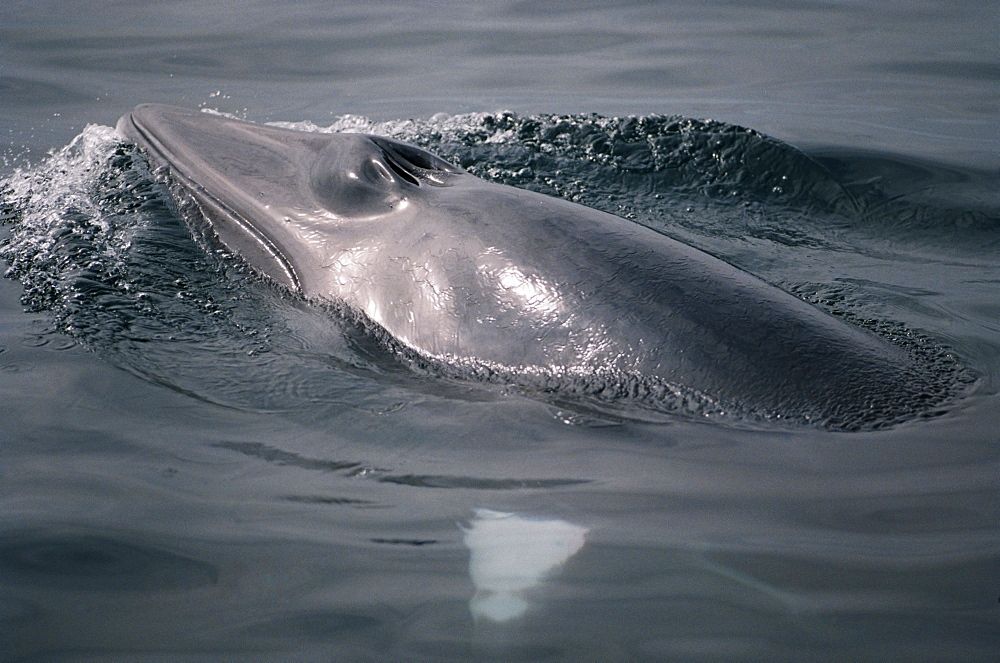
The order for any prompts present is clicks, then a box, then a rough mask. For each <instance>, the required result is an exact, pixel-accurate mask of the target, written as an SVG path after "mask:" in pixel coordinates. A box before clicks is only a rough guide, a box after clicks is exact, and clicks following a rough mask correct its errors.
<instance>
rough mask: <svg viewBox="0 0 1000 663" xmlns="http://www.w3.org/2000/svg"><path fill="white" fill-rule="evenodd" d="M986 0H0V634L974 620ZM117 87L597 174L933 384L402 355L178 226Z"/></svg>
mask: <svg viewBox="0 0 1000 663" xmlns="http://www.w3.org/2000/svg"><path fill="white" fill-rule="evenodd" d="M998 28H1000V5H997V4H996V3H984V2H979V1H976V2H972V1H955V2H949V3H940V2H921V1H917V0H914V1H911V2H902V1H888V2H879V3H873V2H861V1H846V0H830V1H826V2H824V1H808V0H785V1H782V0H775V1H772V2H764V1H759V2H758V1H753V0H728V1H724V0H698V1H697V2H695V1H690V2H606V3H602V2H575V1H568V2H558V3H556V2H488V3H487V2H463V3H457V2H454V3H452V2H432V1H426V2H414V3H398V2H392V3H390V2H382V1H380V0H375V1H373V2H365V3H326V2H280V3H276V2H231V1H230V2H226V1H223V2H219V1H212V2H209V1H207V0H205V1H197V0H193V1H183V2H182V1H158V2H112V1H109V2H98V1H97V0H88V1H85V2H84V1H75V0H63V1H59V2H55V1H43V0H32V1H31V2H27V1H19V0H7V1H6V2H4V3H3V5H2V7H0V136H2V137H3V138H2V141H0V158H2V162H0V220H2V225H0V257H2V263H3V267H4V269H5V270H6V274H7V277H8V278H5V279H0V659H2V660H4V661H118V660H121V661H282V660H287V661H388V660H392V661H448V660H458V661H470V660H497V661H521V660H523V661H729V660H731V661H746V660H767V661H786V660H787V661H805V660H808V661H876V660H877V661H887V660H889V661H891V660H899V661H903V660H905V661H994V660H996V657H997V652H998V651H1000V397H998V394H997V390H998V385H1000V40H998V39H997V31H998ZM142 102H160V103H170V104H175V105H181V106H188V107H192V108H203V109H206V110H209V111H211V112H220V113H224V114H229V115H234V116H237V117H241V118H246V119H249V120H253V121H257V122H275V123H280V125H281V126H286V127H291V128H296V129H301V130H306V131H364V132H369V133H378V134H383V135H389V136H394V137H397V138H402V139H404V140H407V141H410V142H413V143H416V144H418V145H420V146H422V147H425V148H427V149H429V150H431V151H433V152H435V153H438V154H440V155H441V156H443V157H444V158H446V159H449V160H451V161H452V162H454V163H458V164H461V165H462V166H464V167H465V168H467V169H468V170H470V172H473V173H474V174H476V175H479V176H481V177H484V178H487V179H491V180H494V181H498V182H502V183H506V184H510V185H513V186H521V187H525V188H530V189H533V190H536V191H541V192H544V193H547V194H550V195H554V196H559V197H563V198H567V199H570V200H574V201H577V202H580V203H583V204H587V205H590V206H593V207H598V208H600V209H604V210H606V211H609V212H612V213H615V214H618V215H620V216H623V217H626V218H628V219H631V220H633V221H635V222H636V223H641V224H643V225H646V226H649V227H652V228H654V229H656V230H658V231H659V232H662V233H664V234H666V235H668V236H670V237H673V238H676V239H679V240H681V241H683V242H686V243H688V244H691V245H693V246H696V247H698V248H701V249H703V250H705V251H708V252H709V253H711V254H713V255H716V256H718V257H720V258H722V259H723V260H725V261H727V262H729V263H731V264H733V265H735V266H737V267H739V268H741V269H743V270H745V271H747V272H750V273H752V274H754V275H756V276H758V277H760V278H762V279H764V280H765V281H768V282H770V283H772V284H774V285H776V286H778V287H780V288H782V289H785V290H787V291H789V292H791V293H793V294H795V295H797V296H799V297H801V298H803V299H805V300H807V301H809V302H812V303H813V304H815V305H816V306H818V307H820V308H822V309H824V310H826V311H828V312H829V313H831V314H832V315H835V316H839V317H841V318H843V319H845V320H847V321H848V322H849V323H850V324H856V325H859V326H862V327H865V328H867V329H868V330H869V331H870V332H871V333H874V334H879V335H881V336H883V337H885V338H888V339H890V340H891V341H892V342H894V343H897V344H900V345H903V346H905V347H906V348H908V349H909V350H910V351H912V352H914V353H916V354H917V355H918V356H919V357H921V360H922V361H925V362H926V363H927V365H928V366H931V367H934V370H939V371H940V373H941V375H947V376H948V384H949V385H950V389H951V393H952V395H951V396H950V397H949V398H947V399H946V400H945V401H944V402H943V404H941V405H940V406H937V407H935V408H933V409H932V410H930V411H927V412H924V413H921V415H920V416H914V417H913V418H912V419H910V420H907V421H904V422H901V423H895V424H894V425H890V426H886V427H884V428H879V429H875V430H863V431H854V432H845V431H837V430H828V429H824V428H823V427H806V426H796V425H787V424H781V423H779V422H761V421H755V422H749V421H740V420H738V419H727V418H725V417H707V416H705V417H703V416H698V415H693V414H683V413H678V414H676V415H666V416H663V415H660V416H656V417H649V416H646V415H645V413H643V412H639V411H632V410H629V409H628V408H627V407H625V408H620V409H614V408H612V409H607V408H594V407H590V406H589V405H587V404H581V403H574V402H571V401H566V400H564V399H559V398H554V397H553V396H552V395H551V394H538V393H530V392H528V391H525V390H520V389H513V388H504V387H503V386H499V385H485V384H480V383H476V382H475V381H472V380H461V379H455V378H454V377H445V376H439V375H434V374H432V373H430V372H426V371H425V372H419V371H414V370H411V369H410V368H409V367H408V366H407V365H406V364H405V362H401V361H396V360H395V358H394V357H392V356H391V353H389V352H387V351H380V349H379V348H377V347H368V346H365V345H364V343H361V344H360V345H359V341H358V338H357V337H356V334H354V333H353V332H352V330H351V329H350V328H349V325H347V324H346V323H345V321H344V320H342V319H339V318H338V317H337V316H336V314H335V313H334V312H333V311H331V310H328V309H325V308H323V307H321V306H318V305H316V304H314V303H310V302H306V301H301V300H297V299H295V298H293V297H290V296H288V295H287V293H284V292H282V291H281V290H280V289H279V288H277V287H275V286H273V285H271V284H269V283H267V282H265V281H263V280H261V279H260V278H258V277H256V276H255V275H254V274H252V273H251V272H250V271H249V270H248V269H247V268H246V267H245V266H244V265H243V264H242V263H241V262H240V261H239V260H238V259H235V258H234V257H232V256H230V255H228V254H226V253H225V252H220V251H218V250H215V249H214V248H213V247H212V246H211V245H209V244H206V243H205V242H204V241H202V239H200V238H199V237H198V235H197V234H196V233H192V231H191V230H190V228H189V225H188V223H187V219H186V218H185V216H184V214H183V213H182V211H181V209H180V208H179V207H178V206H177V204H176V202H175V201H174V200H173V199H172V198H171V196H170V194H169V191H168V189H167V187H166V185H165V184H164V182H163V181H162V180H161V179H159V178H158V177H157V176H156V173H154V172H152V170H151V168H150V166H149V164H148V162H147V161H146V160H145V158H144V156H143V155H142V154H141V153H140V152H138V151H137V150H136V149H135V148H134V147H132V146H130V145H128V144H127V143H125V142H124V141H123V139H122V138H121V136H119V135H117V134H116V133H115V131H114V129H113V127H114V126H115V123H116V121H117V119H118V117H120V116H121V115H122V114H124V113H126V112H128V111H129V110H130V109H131V108H132V107H133V106H135V105H136V104H139V103H142ZM639 305H640V304H638V303H637V306H639ZM369 345H371V344H369Z"/></svg>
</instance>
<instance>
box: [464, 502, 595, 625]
mask: <svg viewBox="0 0 1000 663" xmlns="http://www.w3.org/2000/svg"><path fill="white" fill-rule="evenodd" d="M587 531H588V530H587V528H586V527H580V526H579V525H574V524H573V523H568V522H566V521H565V520H532V519H527V518H522V517H521V516H518V515H516V514H513V513H503V512H500V511H490V510H489V509H476V512H475V517H474V518H473V520H472V522H471V523H470V524H469V527H468V529H466V530H465V537H464V538H463V542H464V543H465V546H466V547H467V548H468V549H469V575H470V576H471V577H472V582H473V584H474V585H475V586H476V593H475V595H473V597H472V600H471V601H469V610H470V611H471V612H472V616H473V617H475V618H476V619H489V620H492V621H496V622H504V621H508V620H511V619H516V618H517V617H521V616H522V615H524V614H525V613H526V612H527V611H528V608H529V607H530V604H529V602H528V599H529V592H530V591H531V590H532V589H535V588H536V587H539V586H540V585H541V584H542V582H543V581H544V580H545V579H546V578H549V577H551V575H552V574H553V573H554V572H555V571H556V570H557V569H558V568H559V567H560V566H562V565H563V564H564V563H565V562H566V561H567V560H568V559H569V558H570V557H572V556H573V555H575V554H576V553H577V552H579V550H580V548H582V547H583V544H584V543H585V541H586V535H587Z"/></svg>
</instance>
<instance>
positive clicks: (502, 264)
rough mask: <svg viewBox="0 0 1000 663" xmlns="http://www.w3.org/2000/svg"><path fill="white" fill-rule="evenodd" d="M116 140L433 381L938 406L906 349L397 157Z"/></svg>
mask: <svg viewBox="0 0 1000 663" xmlns="http://www.w3.org/2000/svg"><path fill="white" fill-rule="evenodd" d="M117 129H118V131H119V133H121V134H122V135H123V136H124V137H125V138H126V139H127V140H128V141H131V142H134V143H135V144H136V145H138V146H139V147H140V148H141V149H142V150H144V151H145V153H146V155H148V159H149V160H150V162H151V163H152V164H153V165H154V166H157V167H161V166H165V167H166V169H167V172H168V177H169V180H170V181H171V182H172V189H173V190H175V191H176V192H177V193H178V194H179V195H181V196H183V197H185V198H186V199H188V200H189V201H193V202H194V203H195V204H196V205H197V208H198V209H199V210H200V213H201V215H203V216H204V219H205V220H207V222H208V224H209V225H210V227H211V230H212V231H214V234H215V235H216V236H217V237H218V239H219V240H221V242H222V243H223V244H224V245H225V246H226V247H228V249H230V250H231V251H233V252H235V253H236V254H238V255H240V256H242V258H243V259H244V260H245V261H246V262H247V263H248V264H249V265H250V266H252V267H253V268H254V269H255V270H257V271H259V272H260V273H262V274H264V275H266V276H268V277H270V278H271V279H274V280H275V281H277V282H278V283H280V284H282V285H283V286H285V287H286V288H287V289H288V290H290V291H292V292H294V293H299V294H300V295H302V296H304V297H306V298H309V299H311V300H316V301H322V302H329V303H332V304H334V305H335V306H337V307H340V310H343V311H349V312H351V313H352V314H353V315H357V316H358V319H359V320H361V321H362V322H363V323H364V324H365V325H367V327H368V328H369V329H370V330H371V331H372V332H373V333H374V334H376V335H377V336H379V337H380V338H382V339H384V340H385V341H386V342H387V343H389V345H390V346H391V348H392V349H394V350H396V351H398V352H400V353H402V354H403V355H405V356H406V357H407V358H409V360H412V361H416V362H422V364H421V365H424V366H433V367H436V369H437V370H440V371H442V372H443V373H444V374H446V375H449V376H462V377H467V378H474V379H486V380H491V381H497V382H501V383H509V384H511V385H517V386H520V387H523V388H526V389H528V390H535V391H538V392H543V393H548V394H552V396H551V397H552V398H555V399H557V400H562V401H565V400H569V401H571V402H572V401H573V399H574V398H580V399H583V400H584V401H586V402H590V403H595V402H596V403H599V404H605V403H608V404H612V405H617V404H620V403H622V402H627V403H638V404H640V407H643V408H652V409H654V410H660V411H665V412H692V413H694V414H696V415H698V416H715V415H723V416H725V415H732V416H735V417H736V418H738V419H749V420H752V421H754V420H756V421H760V420H767V421H772V420H788V421H792V422H796V423H802V424H812V425H818V426H823V427H833V428H844V429H860V428H878V427H881V426H886V425H890V424H894V423H897V422H899V421H901V420H903V419H906V418H910V417H912V416H914V415H916V414H917V413H919V412H921V411H923V410H926V409H928V408H929V406H930V405H933V404H934V401H936V400H940V399H939V397H938V396H937V395H936V394H935V393H934V392H935V386H934V378H933V376H932V375H930V372H929V370H927V369H926V368H925V367H924V366H922V365H921V363H920V362H919V361H917V359H916V358H915V357H914V356H913V355H912V354H911V353H910V352H908V351H907V350H906V349H904V348H902V347H899V346H897V345H895V344H893V343H890V342H888V341H887V340H885V339H883V338H882V337H879V336H876V335H874V334H872V333H870V332H869V331H867V330H865V329H862V328H860V327H857V326H855V325H852V324H849V323H847V322H845V321H843V320H841V319H839V318H835V317H833V316H831V315H829V314H827V313H825V312H823V311H821V310H820V309H818V308H816V307H814V306H813V305H811V304H809V303H807V302H804V301H802V300H800V299H798V298H796V297H794V296H792V295H791V294H788V293H786V292H784V291H783V290H780V289H778V288H776V287H774V286H772V285H769V284H767V283H765V282H763V281H762V280H760V279H758V278H756V277H754V276H752V275H750V274H748V273H746V272H744V271H741V270H739V269H737V268H735V267H733V266H732V265H729V264H727V263H726V262H723V261H722V260H719V259H717V258H715V257H712V256H710V255H708V254H706V253H704V252H702V251H700V250H697V249H695V248H693V247H691V246H688V245H685V244H683V243H681V242H678V241H676V240H673V239H671V238H668V237H666V236H664V235H662V234H660V233H658V232H656V231H654V230H652V229H649V228H646V227H644V226H641V225H639V224H636V223H634V222H631V221H628V220H626V219H622V218H620V217H617V216H614V215H612V214H608V213H605V212H602V211H598V210H595V209H591V208H588V207H585V206H581V205H578V204H575V203H572V202H569V201H566V200H561V199H556V198H552V197H549V196H545V195H542V194H539V193H535V192H532V191H526V190H521V189H517V188H513V187H510V186H504V185H500V184H495V183H491V182H487V181H484V180H482V179H480V178H478V177H476V176H474V175H472V174H470V173H468V172H466V171H465V170H463V169H462V168H460V167H459V166H456V165H454V164H451V163H448V162H446V161H444V160H442V159H441V158H439V157H437V156H435V155H433V154H431V153H430V152H427V151H425V150H423V149H420V148H417V147H415V146H412V145H409V144H406V143H403V142H400V141H397V140H393V139H390V138H386V137H382V136H375V135H364V134H350V133H334V134H326V133H310V132H300V131H292V130H287V129H281V128H276V127H271V126H265V125H258V124H253V123H250V122H245V121H241V120H236V119H231V118H228V117H223V116H219V115H213V114H207V113H202V112H198V111H193V110H187V109H182V108H175V107H170V106H163V105H152V104H150V105H141V106H138V107H136V108H135V109H134V110H133V111H132V112H130V113H128V114H126V115H124V116H123V117H122V118H121V119H120V120H119V122H118V126H117Z"/></svg>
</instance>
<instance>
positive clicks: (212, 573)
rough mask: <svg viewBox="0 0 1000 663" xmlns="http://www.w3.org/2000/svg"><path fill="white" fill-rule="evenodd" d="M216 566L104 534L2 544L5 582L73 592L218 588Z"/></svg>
mask: <svg viewBox="0 0 1000 663" xmlns="http://www.w3.org/2000/svg"><path fill="white" fill-rule="evenodd" d="M218 575H219V572H218V569H217V568H216V567H214V566H212V565H211V564H208V563H205V562H202V561H199V560H196V559H193V558H190V557H185V556H183V555H180V554H177V553H175V552H171V551H169V550H165V549H163V548H158V547H155V546H151V545H147V544H145V543H142V542H139V541H128V540H124V539H122V538H116V537H112V536H105V535H99V534H76V533H63V534H53V533H51V532H44V533H41V532H35V531H19V532H18V531H15V532H8V533H6V534H5V535H4V536H3V542H2V543H0V578H3V582H4V583H11V584H18V585H34V586H42V587H48V588H53V589H59V590H70V591H103V592H114V591H157V590H182V589H191V588H194V587H201V586H204V585H211V584H214V583H215V582H216V581H217V580H218Z"/></svg>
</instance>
